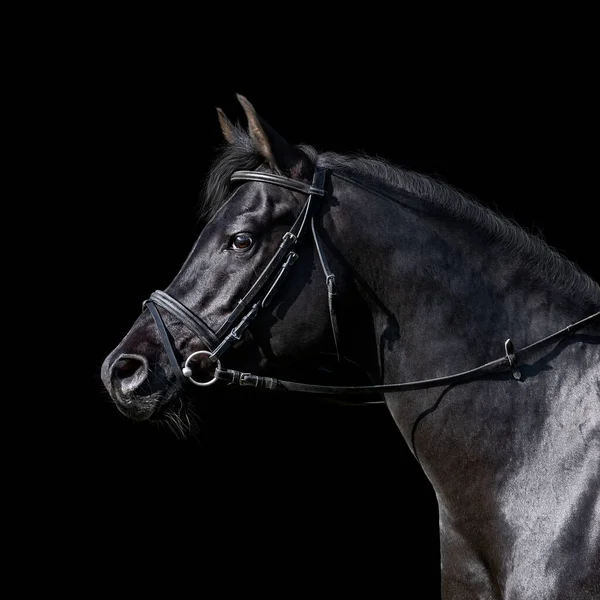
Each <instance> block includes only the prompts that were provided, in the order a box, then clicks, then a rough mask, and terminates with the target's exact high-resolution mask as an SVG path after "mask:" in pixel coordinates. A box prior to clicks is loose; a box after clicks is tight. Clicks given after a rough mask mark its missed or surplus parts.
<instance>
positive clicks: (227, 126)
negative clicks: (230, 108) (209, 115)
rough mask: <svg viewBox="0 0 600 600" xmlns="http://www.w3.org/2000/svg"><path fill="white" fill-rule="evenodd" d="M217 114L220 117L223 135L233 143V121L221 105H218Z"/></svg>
mask: <svg viewBox="0 0 600 600" xmlns="http://www.w3.org/2000/svg"><path fill="white" fill-rule="evenodd" d="M217 116H218V117H219V125H220V126H221V132H222V133H223V137H224V138H225V140H226V141H227V142H228V143H229V144H233V140H234V135H233V123H232V122H231V121H230V120H229V119H228V118H227V116H226V115H225V113H224V112H223V111H222V110H221V109H220V108H219V107H217Z"/></svg>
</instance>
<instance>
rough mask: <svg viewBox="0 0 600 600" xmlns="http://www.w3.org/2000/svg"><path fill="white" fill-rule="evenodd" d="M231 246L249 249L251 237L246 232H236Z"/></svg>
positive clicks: (238, 248)
mask: <svg viewBox="0 0 600 600" xmlns="http://www.w3.org/2000/svg"><path fill="white" fill-rule="evenodd" d="M231 246H232V247H233V249H234V250H249V249H250V248H251V247H252V238H251V237H250V235H248V234H247V233H236V234H235V235H234V236H233V239H232V241H231Z"/></svg>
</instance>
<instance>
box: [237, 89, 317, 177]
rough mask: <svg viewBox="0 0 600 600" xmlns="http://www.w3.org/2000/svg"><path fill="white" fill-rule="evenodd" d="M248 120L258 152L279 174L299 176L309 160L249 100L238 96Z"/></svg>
mask: <svg viewBox="0 0 600 600" xmlns="http://www.w3.org/2000/svg"><path fill="white" fill-rule="evenodd" d="M236 95H237V99H238V100H239V102H240V104H241V105H242V108H243V109H244V112H245V113H246V117H247V119H248V133H249V134H250V138H251V139H252V144H253V145H254V148H255V149H256V150H257V152H258V153H259V154H260V155H261V156H262V157H263V158H264V159H265V160H266V161H267V162H268V163H269V166H270V167H271V168H272V169H273V170H274V171H275V172H278V173H281V172H282V171H283V172H288V173H290V174H292V176H293V175H296V176H299V175H300V174H301V172H302V170H303V167H304V166H305V165H306V163H307V158H306V157H305V156H304V154H303V153H302V152H300V150H299V149H298V148H296V146H294V145H293V144H289V143H288V142H287V141H286V140H284V139H283V138H282V137H281V136H280V135H279V134H278V133H277V132H276V131H275V130H274V129H273V128H272V127H271V126H270V125H269V124H268V123H267V122H266V121H265V120H264V119H262V118H261V117H259V116H258V115H257V114H256V111H255V110H254V107H253V106H252V104H250V102H248V99H247V98H245V97H244V96H242V95H241V94H236Z"/></svg>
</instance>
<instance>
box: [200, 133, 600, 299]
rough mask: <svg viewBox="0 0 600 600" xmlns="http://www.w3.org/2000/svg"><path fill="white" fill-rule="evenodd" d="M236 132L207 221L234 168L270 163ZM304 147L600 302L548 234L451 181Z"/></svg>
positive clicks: (218, 168) (204, 202)
mask: <svg viewBox="0 0 600 600" xmlns="http://www.w3.org/2000/svg"><path fill="white" fill-rule="evenodd" d="M233 133H234V136H235V139H234V142H233V143H232V144H227V145H226V146H225V147H224V148H222V150H221V151H220V153H219V154H218V156H217V158H216V159H215V161H214V162H213V165H212V168H211V170H210V173H209V175H208V177H207V179H206V182H205V185H204V189H203V193H202V199H201V205H200V211H199V214H200V218H201V219H202V220H205V221H207V220H210V219H211V218H212V217H213V216H214V214H215V213H216V212H217V210H219V208H220V207H221V206H222V205H223V204H224V203H225V201H226V200H227V198H228V196H229V191H230V182H229V180H230V178H231V175H232V174H233V172H234V171H238V170H245V169H247V170H253V169H257V168H258V167H260V166H261V164H263V162H264V160H263V158H262V157H261V156H260V155H259V154H258V153H257V152H256V151H255V149H254V148H253V146H252V141H251V140H250V137H249V136H248V135H247V133H246V132H245V131H244V130H243V129H242V128H241V127H239V126H235V127H234V130H233ZM299 148H300V149H301V150H302V151H303V152H304V154H305V155H306V156H307V157H308V158H309V159H310V160H311V161H312V162H313V163H314V164H316V163H318V164H319V165H320V166H324V167H329V168H331V169H332V170H334V171H337V172H339V173H343V174H345V175H346V176H348V177H350V178H352V179H354V180H356V181H357V182H360V183H364V184H366V185H370V186H372V187H373V191H375V192H376V191H377V190H381V191H385V193H387V194H389V195H392V196H393V195H401V194H403V193H404V194H406V193H408V194H410V195H412V196H416V197H418V198H420V199H422V200H424V201H426V202H432V203H434V204H435V205H436V206H437V207H439V208H440V209H441V210H443V211H444V212H445V213H446V214H448V215H449V216H451V217H453V218H456V219H460V220H464V221H468V222H469V223H470V224H471V225H472V226H473V227H474V228H476V229H479V230H482V231H485V232H486V233H487V234H488V235H489V236H490V238H493V239H496V240H500V241H501V242H502V244H503V247H504V251H505V252H506V253H507V257H520V258H521V259H524V260H525V261H526V263H527V265H528V267H530V269H531V272H532V274H538V275H542V276H544V277H545V278H546V279H547V280H548V282H549V283H550V284H552V285H557V286H559V287H561V288H562V289H564V290H565V291H566V292H570V293H575V294H577V295H580V296H582V297H583V299H585V300H590V301H592V302H600V286H598V284H597V283H596V282H595V281H594V280H593V279H591V278H590V277H589V276H588V275H586V274H585V273H584V272H583V271H582V270H581V269H580V268H579V267H578V266H577V265H576V264H575V263H573V262H572V261H570V260H569V259H567V258H566V257H565V256H563V255H562V254H561V253H560V252H558V251H557V250H555V249H554V248H552V247H551V246H550V245H549V244H548V243H547V242H546V241H544V240H543V239H541V238H539V237H537V236H536V235H534V234H532V233H530V232H528V231H526V230H525V229H523V228H522V227H521V226H519V225H518V224H516V223H514V222H512V221H511V220H510V219H508V218H507V217H505V216H503V215H499V214H497V213H495V212H493V211H492V210H490V209H488V208H486V207H484V206H483V205H482V204H480V203H479V202H478V201H477V199H475V198H473V197H470V196H468V195H467V194H465V193H463V192H460V191H459V190H457V189H455V188H454V187H452V186H451V185H449V184H447V183H445V182H443V181H441V180H438V179H435V178H433V177H431V176H427V175H422V174H420V173H415V172H413V171H410V170H408V169H404V168H402V167H398V166H396V165H392V164H390V163H389V162H387V161H385V160H383V159H381V158H372V157H369V156H365V155H341V154H337V153H334V152H324V153H321V154H319V153H318V152H317V151H316V150H315V149H314V148H312V147H311V146H306V145H301V146H299Z"/></svg>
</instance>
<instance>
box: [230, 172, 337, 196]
mask: <svg viewBox="0 0 600 600" xmlns="http://www.w3.org/2000/svg"><path fill="white" fill-rule="evenodd" d="M319 168H320V167H317V168H316V170H315V175H316V173H317V171H318V170H319ZM321 170H324V169H321ZM231 181H262V182H263V183H273V184H275V185H277V186H279V187H282V188H286V189H288V190H293V191H295V192H301V193H302V194H306V195H307V196H311V195H314V196H324V195H325V189H324V186H323V182H320V181H317V182H316V185H315V181H314V176H313V183H312V184H311V185H308V184H307V183H304V182H302V181H297V180H295V179H290V178H289V177H283V176H281V175H273V174H272V173H262V172H260V171H235V173H234V174H233V175H232V176H231Z"/></svg>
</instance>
